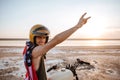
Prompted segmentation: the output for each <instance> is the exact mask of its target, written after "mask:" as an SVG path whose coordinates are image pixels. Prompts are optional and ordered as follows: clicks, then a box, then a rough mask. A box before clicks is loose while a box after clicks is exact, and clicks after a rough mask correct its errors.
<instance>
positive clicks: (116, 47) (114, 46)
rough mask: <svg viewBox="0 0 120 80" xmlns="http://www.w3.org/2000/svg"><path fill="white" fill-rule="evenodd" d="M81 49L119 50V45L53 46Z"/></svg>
mask: <svg viewBox="0 0 120 80" xmlns="http://www.w3.org/2000/svg"><path fill="white" fill-rule="evenodd" d="M24 47H25V46H0V48H24ZM61 47H62V48H74V49H75V48H77V49H78V48H83V49H87V48H89V49H93V48H97V49H98V48H99V49H106V48H107V49H120V45H109V46H55V47H54V48H58V49H59V48H61Z"/></svg>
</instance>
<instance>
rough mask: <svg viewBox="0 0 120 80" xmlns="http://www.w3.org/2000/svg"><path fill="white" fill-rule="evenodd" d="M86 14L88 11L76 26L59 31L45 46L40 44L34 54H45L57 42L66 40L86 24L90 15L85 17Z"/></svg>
mask: <svg viewBox="0 0 120 80" xmlns="http://www.w3.org/2000/svg"><path fill="white" fill-rule="evenodd" d="M85 15H86V13H84V14H83V15H82V16H81V18H80V20H79V22H78V24H77V25H75V26H74V27H72V28H70V29H68V30H66V31H63V32H61V33H59V34H58V35H56V36H55V37H54V38H53V39H52V40H51V41H50V42H48V43H47V44H46V45H44V46H38V47H36V48H35V49H34V50H33V53H34V54H33V56H34V57H38V56H42V55H44V54H45V53H46V52H47V51H49V50H50V49H51V48H53V47H55V46H56V45H57V44H59V43H61V42H63V41H64V40H66V39H67V38H68V37H69V36H70V35H71V34H73V33H74V32H75V31H76V30H78V29H79V28H81V27H82V26H83V25H84V24H86V23H87V20H88V19H89V18H90V17H87V18H84V16H85Z"/></svg>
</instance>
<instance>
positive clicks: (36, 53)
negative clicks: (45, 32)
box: [32, 46, 43, 57]
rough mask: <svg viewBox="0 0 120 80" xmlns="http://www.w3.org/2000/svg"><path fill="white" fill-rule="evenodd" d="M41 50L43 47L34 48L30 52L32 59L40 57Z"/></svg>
mask: <svg viewBox="0 0 120 80" xmlns="http://www.w3.org/2000/svg"><path fill="white" fill-rule="evenodd" d="M42 49H43V46H36V47H35V48H34V49H33V50H32V57H39V56H42Z"/></svg>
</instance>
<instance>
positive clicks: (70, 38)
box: [0, 38, 120, 40]
mask: <svg viewBox="0 0 120 80" xmlns="http://www.w3.org/2000/svg"><path fill="white" fill-rule="evenodd" d="M51 39H52V38H50V40H51ZM0 40H29V38H0ZM67 40H120V38H68V39H67Z"/></svg>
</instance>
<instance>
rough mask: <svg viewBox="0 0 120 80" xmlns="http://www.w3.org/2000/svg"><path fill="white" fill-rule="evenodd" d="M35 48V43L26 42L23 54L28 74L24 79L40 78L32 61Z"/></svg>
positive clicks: (35, 79)
mask: <svg viewBox="0 0 120 80" xmlns="http://www.w3.org/2000/svg"><path fill="white" fill-rule="evenodd" d="M33 48H34V45H32V43H31V42H30V41H29V42H26V46H25V47H24V50H23V56H24V65H25V68H26V75H25V79H24V80H38V78H37V74H36V71H35V69H34V65H33V63H32V55H31V54H32V50H33Z"/></svg>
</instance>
